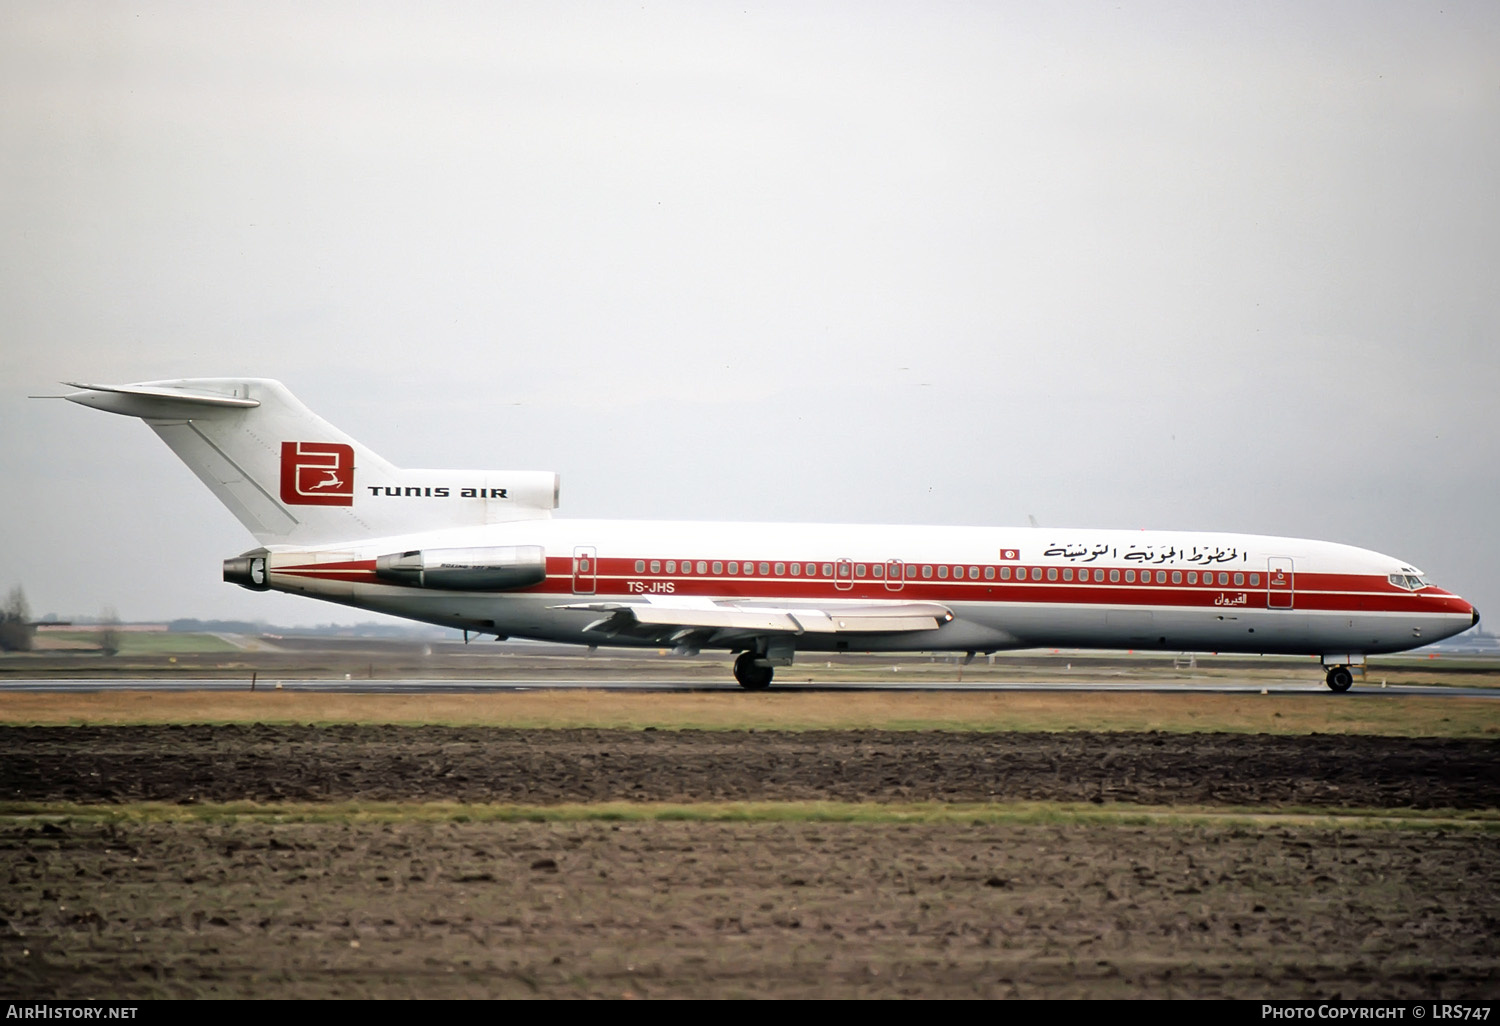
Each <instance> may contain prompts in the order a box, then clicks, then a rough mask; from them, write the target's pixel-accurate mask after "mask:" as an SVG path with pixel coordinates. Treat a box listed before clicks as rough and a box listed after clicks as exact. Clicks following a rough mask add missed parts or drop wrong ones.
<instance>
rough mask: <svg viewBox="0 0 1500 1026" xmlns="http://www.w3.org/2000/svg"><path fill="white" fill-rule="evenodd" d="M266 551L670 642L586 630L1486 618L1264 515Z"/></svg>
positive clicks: (1206, 627) (1214, 628)
mask: <svg viewBox="0 0 1500 1026" xmlns="http://www.w3.org/2000/svg"><path fill="white" fill-rule="evenodd" d="M519 545H530V546H541V548H542V549H543V550H544V552H545V567H546V576H545V579H544V580H541V581H540V582H538V583H536V584H534V585H531V586H528V587H525V588H522V589H518V590H514V591H507V592H479V591H476V592H466V591H457V590H446V589H431V588H421V587H412V586H406V585H402V584H395V583H390V582H389V581H386V580H382V579H381V578H379V577H378V576H377V575H376V573H375V570H374V561H375V560H376V559H377V558H378V557H379V556H381V555H383V554H387V553H391V552H400V551H404V550H414V549H433V550H456V549H463V548H467V547H474V548H484V547H499V546H519ZM269 551H270V556H269V565H268V569H269V579H268V584H269V586H270V587H272V588H274V589H277V590H281V591H288V592H294V593H301V594H306V595H308V596H310V597H316V598H322V599H326V600H329V601H334V602H340V603H344V604H348V605H353V606H360V607H362V608H367V609H373V610H379V611H382V612H386V613H392V614H395V615H398V616H404V617H410V618H414V619H419V620H424V621H428V622H432V623H439V624H445V625H449V626H454V627H461V628H466V629H470V630H476V631H480V632H485V633H488V632H493V633H495V634H497V635H502V636H513V637H523V638H533V639H542V640H550V641H560V642H572V643H580V644H620V645H660V644H662V640H661V636H660V635H653V636H651V637H648V638H639V637H630V636H602V635H600V634H599V633H598V632H597V628H595V629H593V630H591V629H590V626H591V625H593V624H596V623H597V621H599V619H600V617H599V612H598V610H599V609H602V608H608V604H610V603H622V604H627V605H631V604H634V605H647V606H650V605H658V606H664V607H668V608H671V609H678V610H685V611H690V610H692V609H694V608H696V607H700V606H701V607H704V608H711V607H714V606H716V605H718V604H723V603H733V604H735V605H736V607H737V608H756V607H762V606H763V607H766V608H768V609H769V608H774V609H778V610H786V609H790V610H793V611H796V610H818V611H821V612H824V613H830V614H831V615H835V616H836V615H837V611H838V610H839V609H841V608H850V609H854V608H856V607H867V606H869V605H870V604H871V603H892V602H903V603H931V604H936V605H939V606H941V607H945V608H946V609H948V610H950V611H951V613H952V616H951V619H947V620H946V621H943V622H941V623H940V624H939V625H938V626H936V628H935V629H932V630H924V631H918V632H893V633H889V634H883V633H881V632H878V631H873V632H867V633H862V634H859V635H857V636H850V635H848V634H842V633H839V632H837V631H824V632H819V631H812V630H809V631H806V632H803V633H799V634H798V635H797V636H796V638H795V646H796V648H797V649H799V650H814V651H829V650H854V651H884V650H914V649H915V650H922V651H941V650H950V651H994V650H999V649H1012V648H1027V647H1078V648H1133V649H1160V650H1170V651H1219V652H1254V653H1297V654H1315V655H1321V656H1323V657H1324V658H1325V661H1340V662H1358V661H1360V660H1361V659H1362V657H1363V655H1364V654H1367V653H1377V652H1396V651H1402V650H1405V649H1410V648H1415V647H1418V646H1420V645H1425V644H1428V643H1430V642H1432V641H1436V640H1439V639H1441V638H1445V637H1449V636H1451V635H1453V634H1457V633H1459V632H1460V631H1463V630H1465V629H1467V628H1468V627H1470V626H1471V625H1472V624H1473V623H1474V622H1475V620H1476V614H1475V612H1474V610H1473V607H1472V606H1470V605H1469V604H1468V603H1467V602H1465V601H1464V600H1463V599H1460V598H1458V597H1456V596H1454V595H1451V594H1449V593H1448V592H1445V591H1443V590H1442V589H1440V588H1436V587H1432V586H1430V585H1426V586H1421V587H1412V586H1410V585H1408V584H1407V583H1405V582H1406V581H1407V580H1408V579H1409V580H1410V581H1413V582H1415V581H1416V580H1417V579H1418V577H1419V571H1417V570H1415V568H1412V567H1409V566H1405V565H1404V564H1402V563H1401V562H1400V561H1399V560H1397V559H1394V558H1392V557H1389V556H1384V555H1381V554H1380V553H1376V552H1371V551H1369V550H1366V549H1360V548H1355V547H1353V546H1348V545H1340V544H1335V543H1330V542H1320V541H1311V540H1307V539H1299V538H1279V537H1267V536H1259V535H1238V534H1208V533H1195V532H1177V531H1149V532H1148V531H1100V530H1088V529H1079V530H1068V529H1061V530H1053V529H1017V528H978V527H914V526H873V525H814V524H741V523H679V522H637V521H613V520H565V519H553V520H535V521H523V522H517V523H508V524H495V525H488V526H484V527H477V528H458V529H451V530H445V531H437V532H429V533H424V534H421V535H407V536H400V537H393V538H385V539H373V540H361V541H360V542H358V543H356V544H351V545H348V546H339V547H321V546H320V547H319V548H317V549H311V550H310V549H300V548H299V549H290V548H285V547H280V546H273V547H271V548H270V550H269ZM1395 578H1400V579H1401V580H1402V581H1403V583H1402V584H1400V585H1398V584H1395V583H1393V580H1394V579H1395ZM1423 584H1424V585H1425V582H1423ZM684 615H685V616H687V615H689V614H687V613H684ZM721 633H722V634H723V636H721V637H719V638H718V639H717V640H716V639H715V638H714V637H713V636H712V635H710V636H707V637H705V636H703V635H702V633H700V635H699V636H697V637H696V638H694V639H693V640H692V642H691V647H692V649H694V650H696V649H697V648H699V647H704V648H726V649H730V648H736V647H740V644H739V642H740V636H739V635H736V634H733V633H723V632H721Z"/></svg>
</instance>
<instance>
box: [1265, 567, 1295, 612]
mask: <svg viewBox="0 0 1500 1026" xmlns="http://www.w3.org/2000/svg"><path fill="white" fill-rule="evenodd" d="M1266 606H1267V607H1268V608H1270V609H1291V608H1292V561H1291V559H1290V558H1289V557H1287V556H1272V557H1271V558H1270V559H1268V560H1267V561H1266Z"/></svg>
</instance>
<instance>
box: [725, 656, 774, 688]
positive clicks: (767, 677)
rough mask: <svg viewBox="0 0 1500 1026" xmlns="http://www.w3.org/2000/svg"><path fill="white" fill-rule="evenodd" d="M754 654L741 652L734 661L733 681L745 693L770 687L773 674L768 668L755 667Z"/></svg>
mask: <svg viewBox="0 0 1500 1026" xmlns="http://www.w3.org/2000/svg"><path fill="white" fill-rule="evenodd" d="M755 658H756V657H755V653H754V652H741V653H740V654H739V658H737V659H736V660H735V661H734V679H735V680H737V681H739V682H740V687H742V688H744V689H745V690H746V691H760V690H762V689H763V688H767V687H770V686H771V675H772V673H773V672H774V671H773V670H772V669H771V668H770V667H769V666H756V665H755Z"/></svg>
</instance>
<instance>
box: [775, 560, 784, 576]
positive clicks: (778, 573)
mask: <svg viewBox="0 0 1500 1026" xmlns="http://www.w3.org/2000/svg"><path fill="white" fill-rule="evenodd" d="M776 576H777V577H785V576H786V564H785V563H777V564H776Z"/></svg>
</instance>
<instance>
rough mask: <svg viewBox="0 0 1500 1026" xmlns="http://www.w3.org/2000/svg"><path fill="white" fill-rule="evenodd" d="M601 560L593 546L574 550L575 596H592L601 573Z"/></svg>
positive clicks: (583, 546) (582, 546)
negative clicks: (596, 579) (596, 580)
mask: <svg viewBox="0 0 1500 1026" xmlns="http://www.w3.org/2000/svg"><path fill="white" fill-rule="evenodd" d="M598 564H599V560H598V559H597V558H596V557H595V555H594V547H593V546H592V545H579V546H576V547H575V548H574V549H573V594H574V595H592V594H593V593H594V581H595V578H596V577H597V575H598V573H599V565H598Z"/></svg>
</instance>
